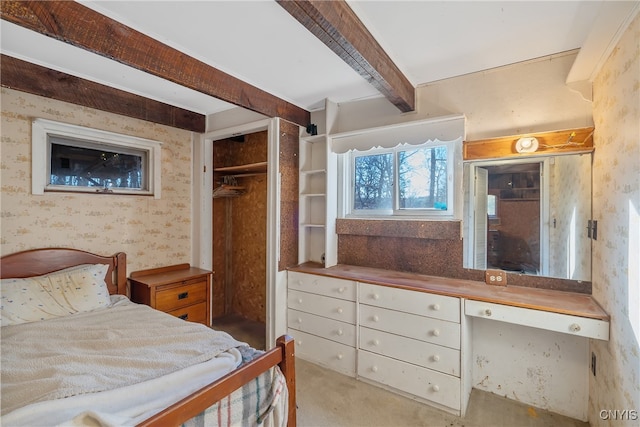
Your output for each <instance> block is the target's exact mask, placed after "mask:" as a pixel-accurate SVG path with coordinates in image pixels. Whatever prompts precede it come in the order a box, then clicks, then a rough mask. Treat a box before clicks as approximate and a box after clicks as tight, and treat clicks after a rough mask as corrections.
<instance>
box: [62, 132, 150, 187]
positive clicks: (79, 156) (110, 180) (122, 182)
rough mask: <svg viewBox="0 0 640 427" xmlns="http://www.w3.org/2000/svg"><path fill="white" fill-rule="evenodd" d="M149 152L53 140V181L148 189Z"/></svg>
mask: <svg viewBox="0 0 640 427" xmlns="http://www.w3.org/2000/svg"><path fill="white" fill-rule="evenodd" d="M145 164H146V152H145V151H142V150H140V153H139V154H130V153H121V152H115V151H105V150H100V149H93V148H87V147H82V146H69V145H64V144H56V143H51V175H50V184H52V185H65V186H71V187H100V188H105V187H107V188H127V189H136V190H146V188H145V186H146V184H145V179H144V175H143V168H144V165H145Z"/></svg>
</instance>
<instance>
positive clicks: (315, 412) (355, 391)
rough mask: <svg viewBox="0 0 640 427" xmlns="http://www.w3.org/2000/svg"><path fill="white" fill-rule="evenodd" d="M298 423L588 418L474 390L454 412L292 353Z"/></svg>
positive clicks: (553, 424) (484, 424) (553, 423)
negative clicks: (462, 409) (461, 408)
mask: <svg viewBox="0 0 640 427" xmlns="http://www.w3.org/2000/svg"><path fill="white" fill-rule="evenodd" d="M296 382H297V383H296V391H297V399H298V416H297V421H298V426H301V427H320V426H327V427H347V426H349V427H351V426H368V427H387V426H390V427H401V426H402V427H409V426H442V427H454V426H456V427H457V426H460V427H462V426H465V427H521V426H522V427H542V426H544V427H578V426H579V427H586V426H588V425H589V424H588V423H584V422H581V421H578V420H574V419H571V418H568V417H565V416H561V415H558V414H553V413H551V412H548V411H544V410H541V409H537V408H532V407H530V406H528V405H525V404H522V403H519V402H516V401H514V400H511V399H506V398H504V397H500V396H497V395H495V394H492V393H487V392H483V391H479V390H475V389H474V390H473V392H472V393H471V400H470V402H469V407H468V409H467V414H466V416H465V417H463V418H461V417H457V416H455V415H451V414H449V413H447V412H445V411H441V410H438V409H435V408H433V407H431V406H429V405H425V404H423V403H421V402H417V401H415V400H413V399H409V398H406V397H403V396H400V395H397V394H395V393H391V392H389V391H387V390H384V389H382V388H379V387H376V386H373V385H370V384H367V383H364V382H362V381H357V380H355V379H354V378H350V377H347V376H344V375H341V374H338V373H336V372H333V371H331V370H328V369H324V368H322V367H319V366H317V365H315V364H313V363H310V362H307V361H304V360H301V359H296Z"/></svg>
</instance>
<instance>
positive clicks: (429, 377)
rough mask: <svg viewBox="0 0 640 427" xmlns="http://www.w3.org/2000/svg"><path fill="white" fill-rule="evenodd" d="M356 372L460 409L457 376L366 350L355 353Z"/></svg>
mask: <svg viewBox="0 0 640 427" xmlns="http://www.w3.org/2000/svg"><path fill="white" fill-rule="evenodd" d="M358 375H359V376H361V377H363V378H367V379H370V380H372V381H376V382H379V383H382V384H385V385H388V386H390V387H393V388H395V389H398V390H401V391H404V392H407V393H410V394H413V395H414V396H418V397H421V398H423V399H427V400H430V401H432V402H436V403H439V404H441V405H444V406H447V407H449V408H452V409H455V410H460V378H456V377H452V376H450V375H446V374H442V373H440V372H436V371H433V370H431V369H427V368H423V367H420V366H416V365H412V364H411V363H406V362H402V361H399V360H395V359H391V358H389V357H384V356H380V355H377V354H373V353H369V352H367V351H359V352H358Z"/></svg>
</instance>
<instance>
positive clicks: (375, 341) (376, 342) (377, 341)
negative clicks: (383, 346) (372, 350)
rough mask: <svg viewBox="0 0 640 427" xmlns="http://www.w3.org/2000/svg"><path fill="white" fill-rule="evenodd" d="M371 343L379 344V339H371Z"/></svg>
mask: <svg viewBox="0 0 640 427" xmlns="http://www.w3.org/2000/svg"><path fill="white" fill-rule="evenodd" d="M371 344H373V345H380V341H379V340H373V341H371Z"/></svg>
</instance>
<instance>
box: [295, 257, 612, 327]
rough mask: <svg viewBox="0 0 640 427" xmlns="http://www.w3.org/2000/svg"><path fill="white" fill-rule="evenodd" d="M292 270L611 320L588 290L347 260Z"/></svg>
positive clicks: (302, 266) (311, 264) (309, 264)
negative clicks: (355, 263)
mask: <svg viewBox="0 0 640 427" xmlns="http://www.w3.org/2000/svg"><path fill="white" fill-rule="evenodd" d="M289 270H291V271H298V272H301V273H312V274H318V275H321V276H329V277H336V278H341V279H349V280H355V281H358V282H363V283H371V284H375V285H383V286H391V287H394V288H403V289H410V290H414V291H423V292H430V293H433V294H439V295H447V296H453V297H459V298H467V299H470V300H476V301H485V302H491V303H496V304H504V305H510V306H514V307H523V308H531V309H534V310H543V311H549V312H553V313H561V314H569V315H572V316H580V317H587V318H592V319H599V320H605V321H609V315H608V314H607V313H606V312H605V311H604V309H603V308H602V307H601V306H600V304H598V303H597V302H596V300H595V299H593V297H592V296H591V295H588V294H581V293H575V292H564V291H557V290H551V289H538V288H529V287H522V286H508V285H507V286H492V285H487V284H486V283H484V282H477V281H472V280H460V279H452V278H447V277H436V276H427V275H423V274H416V273H407V272H401V271H392V270H384V269H379V268H370V267H358V266H353V265H344V264H338V265H335V266H333V267H329V268H324V267H322V266H321V265H320V264H316V263H305V264H301V265H298V266H296V267H292V268H290V269H289Z"/></svg>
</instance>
